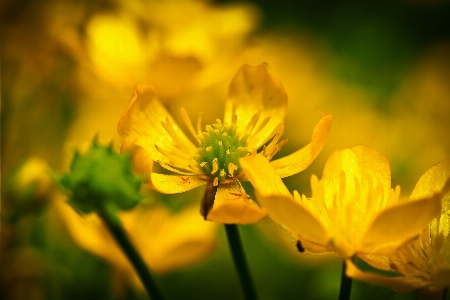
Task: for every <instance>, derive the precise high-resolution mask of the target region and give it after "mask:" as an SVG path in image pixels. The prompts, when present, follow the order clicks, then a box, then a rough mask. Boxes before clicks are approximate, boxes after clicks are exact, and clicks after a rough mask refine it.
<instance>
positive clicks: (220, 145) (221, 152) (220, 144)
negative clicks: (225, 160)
mask: <svg viewBox="0 0 450 300" xmlns="http://www.w3.org/2000/svg"><path fill="white" fill-rule="evenodd" d="M218 144H219V150H220V157H223V145H222V141H219V143H218Z"/></svg>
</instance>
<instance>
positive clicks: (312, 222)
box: [240, 154, 328, 245]
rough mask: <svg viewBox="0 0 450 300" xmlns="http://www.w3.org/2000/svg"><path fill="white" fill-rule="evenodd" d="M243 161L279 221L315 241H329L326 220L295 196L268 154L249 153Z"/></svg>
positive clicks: (261, 198)
mask: <svg viewBox="0 0 450 300" xmlns="http://www.w3.org/2000/svg"><path fill="white" fill-rule="evenodd" d="M240 164H241V167H242V169H243V170H244V172H245V174H246V175H247V177H248V178H249V180H250V182H251V183H252V184H253V186H254V187H255V193H256V195H257V199H258V201H259V203H260V204H261V205H262V206H263V207H264V208H266V209H267V210H268V211H269V214H270V216H271V217H272V218H273V219H274V220H275V221H276V222H277V223H280V224H283V225H285V226H286V227H287V228H289V229H290V230H291V231H292V232H293V233H295V234H297V235H299V236H301V237H303V238H305V239H308V240H310V241H311V242H313V243H316V244H319V245H325V244H326V243H327V242H328V234H327V231H326V230H325V228H324V226H323V225H322V222H321V221H320V220H318V219H317V218H316V217H315V216H314V215H313V214H312V213H311V212H310V211H309V210H308V209H307V208H306V207H304V206H303V205H301V204H300V203H298V202H296V201H295V200H294V198H293V197H292V196H291V194H290V193H289V190H288V189H287V188H286V186H285V185H284V183H283V181H282V180H281V178H280V176H279V175H278V173H277V171H276V170H275V169H274V168H273V166H272V165H271V164H270V162H269V161H268V160H267V159H266V158H265V157H264V156H262V155H260V154H258V155H252V156H247V157H244V158H241V159H240Z"/></svg>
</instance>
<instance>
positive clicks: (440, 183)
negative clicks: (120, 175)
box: [410, 159, 450, 243]
mask: <svg viewBox="0 0 450 300" xmlns="http://www.w3.org/2000/svg"><path fill="white" fill-rule="evenodd" d="M449 191H450V159H447V160H444V161H442V162H440V163H438V164H436V165H434V166H433V167H431V168H429V169H428V170H427V171H426V172H425V173H424V174H423V175H422V176H421V177H420V179H419V181H418V182H417V184H416V187H415V188H414V191H413V192H412V194H411V197H410V198H411V199H413V200H415V199H418V198H423V197H429V196H431V195H433V193H440V194H441V197H442V199H441V204H442V207H441V216H440V218H436V219H435V220H432V221H431V223H430V225H429V227H430V230H428V231H427V232H426V237H430V236H431V238H432V241H431V242H432V243H434V242H435V241H434V239H435V238H436V237H437V236H439V234H440V233H442V234H443V236H445V237H447V236H448V235H449V231H450V216H449V214H448V211H450V193H449ZM428 234H429V235H428Z"/></svg>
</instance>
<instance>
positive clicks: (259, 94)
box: [224, 63, 287, 149]
mask: <svg viewBox="0 0 450 300" xmlns="http://www.w3.org/2000/svg"><path fill="white" fill-rule="evenodd" d="M261 108H262V110H261V114H260V116H259V119H258V121H257V122H256V124H255V126H253V129H254V130H256V129H258V128H260V127H261V125H263V124H264V122H265V120H266V119H267V118H270V120H269V121H268V122H267V123H266V124H265V125H264V126H263V127H262V129H261V130H260V131H259V132H257V133H255V132H253V134H251V133H250V132H249V134H250V137H249V138H248V140H247V143H248V146H249V147H251V148H252V149H258V148H260V147H261V146H262V145H263V144H264V143H266V142H267V141H268V140H269V139H270V138H271V137H272V135H273V132H274V130H275V129H276V127H277V126H278V124H279V123H280V122H283V120H284V117H285V115H286V111H287V95H286V91H285V90H284V87H283V85H282V84H281V82H280V81H279V80H278V79H277V78H275V77H274V76H273V75H272V73H271V72H270V70H269V65H268V64H266V63H263V64H261V65H259V66H256V67H252V66H249V65H244V66H242V67H241V68H240V69H239V71H238V72H237V73H236V75H235V76H234V78H233V80H232V82H231V85H230V93H229V96H228V99H227V101H226V104H225V109H226V110H225V117H224V123H225V124H231V123H233V122H234V121H235V123H236V125H237V127H238V131H239V132H240V133H243V131H244V130H245V129H246V127H247V124H248V123H249V122H250V121H251V120H252V118H253V117H254V116H255V115H256V114H257V113H258V112H259V111H260V109H261Z"/></svg>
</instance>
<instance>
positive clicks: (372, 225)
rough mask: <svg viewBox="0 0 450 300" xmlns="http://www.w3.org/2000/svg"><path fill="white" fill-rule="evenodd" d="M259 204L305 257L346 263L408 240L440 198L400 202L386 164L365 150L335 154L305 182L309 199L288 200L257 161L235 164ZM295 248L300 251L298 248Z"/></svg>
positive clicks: (267, 168)
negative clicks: (327, 256)
mask: <svg viewBox="0 0 450 300" xmlns="http://www.w3.org/2000/svg"><path fill="white" fill-rule="evenodd" d="M241 166H242V168H243V169H244V172H245V173H246V175H247V177H248V178H249V180H250V182H251V183H252V184H253V186H255V189H256V195H257V198H258V200H259V202H260V204H261V205H262V206H263V207H265V208H266V209H267V210H268V211H269V213H270V215H271V217H272V218H273V219H274V220H275V221H276V222H277V223H279V224H282V225H283V226H285V227H286V228H287V229H288V230H289V231H291V232H292V233H293V235H294V236H295V238H296V239H298V240H299V242H300V244H298V246H299V250H300V249H301V247H303V248H305V249H308V250H309V251H311V252H328V251H333V252H334V253H336V254H337V255H338V256H340V257H341V258H344V259H347V258H350V257H352V256H353V255H355V254H362V253H367V254H370V253H378V254H380V253H390V252H392V251H393V250H395V249H396V248H398V247H400V246H401V245H403V244H405V243H406V242H408V241H409V240H411V239H412V238H414V237H416V236H417V235H418V234H419V232H420V230H421V229H422V228H424V226H426V224H427V223H428V222H429V221H430V220H431V219H432V218H433V217H435V216H436V215H437V214H438V213H439V211H440V197H439V196H438V195H437V194H433V195H431V196H430V197H423V198H420V199H414V201H405V200H402V199H399V195H400V188H399V187H397V188H395V189H391V174H390V169H389V163H388V161H387V160H386V159H385V158H384V157H383V156H382V155H381V154H380V153H378V152H377V151H375V150H374V149H372V148H369V147H367V146H357V147H354V148H351V149H347V150H342V151H336V152H334V154H332V155H331V156H330V157H329V158H328V161H327V163H326V165H325V168H324V171H323V176H322V179H321V180H319V179H318V178H317V177H316V176H315V175H313V176H312V178H311V188H312V194H313V195H312V198H310V199H308V198H306V197H305V196H304V195H303V196H300V195H299V194H298V193H297V192H296V191H295V192H294V195H293V196H292V195H291V193H290V192H289V191H288V189H287V188H286V186H285V185H284V184H283V182H282V181H281V178H280V176H279V175H278V174H277V172H276V171H275V169H274V168H273V167H272V166H271V165H270V164H268V163H267V161H266V160H265V159H264V158H263V157H262V156H261V155H252V156H249V157H246V158H243V159H241ZM300 246H301V247H300Z"/></svg>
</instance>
